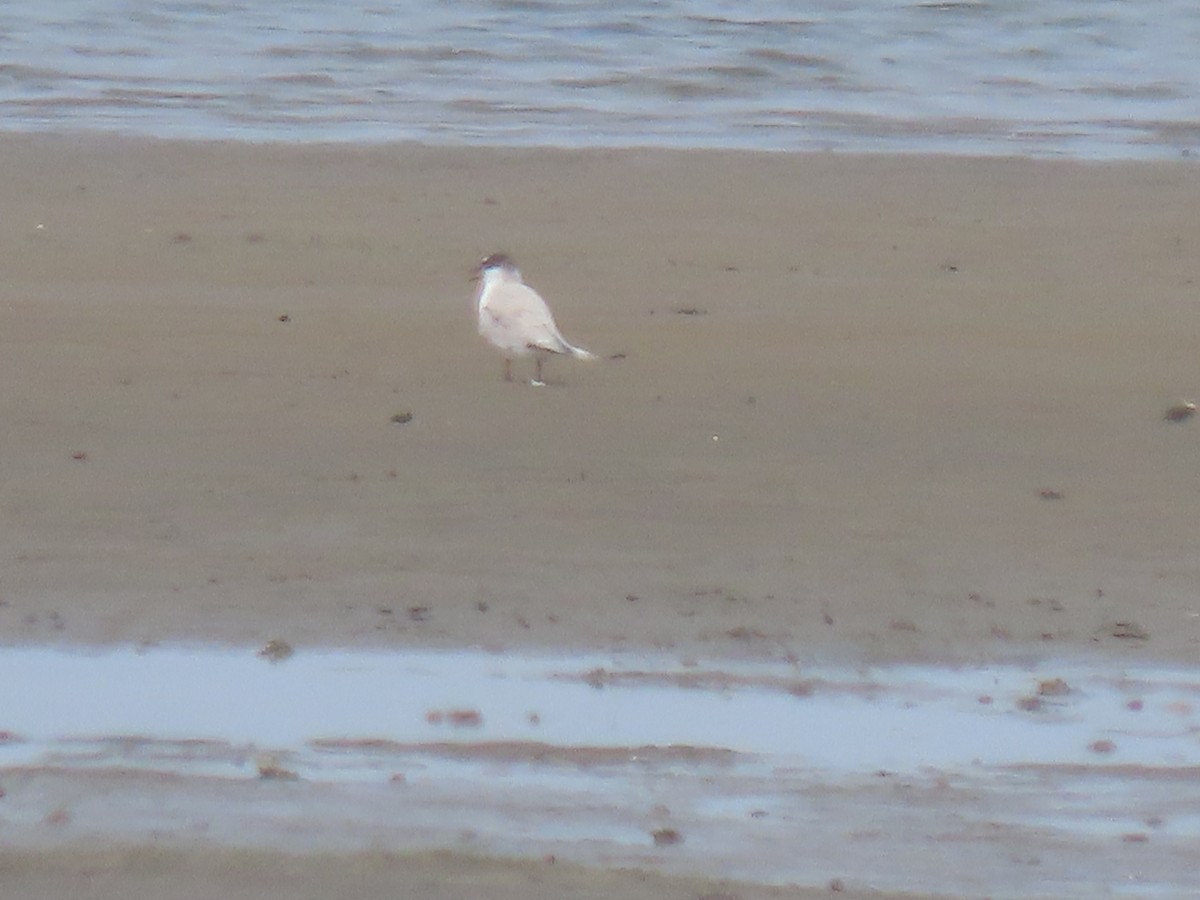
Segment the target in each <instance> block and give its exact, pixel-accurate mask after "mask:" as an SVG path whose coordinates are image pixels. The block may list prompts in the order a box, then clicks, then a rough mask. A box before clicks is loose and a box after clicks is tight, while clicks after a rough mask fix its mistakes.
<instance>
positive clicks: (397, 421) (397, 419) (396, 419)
mask: <svg viewBox="0 0 1200 900" xmlns="http://www.w3.org/2000/svg"><path fill="white" fill-rule="evenodd" d="M412 420H413V414H412V413H410V412H398V413H396V414H395V415H394V416H392V424H393V425H407V424H408V423H409V422H411V421H412Z"/></svg>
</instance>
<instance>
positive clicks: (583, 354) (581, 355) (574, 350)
mask: <svg viewBox="0 0 1200 900" xmlns="http://www.w3.org/2000/svg"><path fill="white" fill-rule="evenodd" d="M567 347H568V348H570V350H571V355H572V356H573V357H575V358H576V359H595V358H596V354H595V353H593V352H592V351H590V350H584V349H583V348H582V347H576V346H575V345H574V344H567Z"/></svg>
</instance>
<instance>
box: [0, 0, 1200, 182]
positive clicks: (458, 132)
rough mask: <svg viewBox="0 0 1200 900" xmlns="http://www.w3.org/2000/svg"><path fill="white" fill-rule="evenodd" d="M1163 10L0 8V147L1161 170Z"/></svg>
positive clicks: (1166, 67) (1199, 132)
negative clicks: (447, 147) (639, 155)
mask: <svg viewBox="0 0 1200 900" xmlns="http://www.w3.org/2000/svg"><path fill="white" fill-rule="evenodd" d="M1197 46H1200V6H1198V5H1197V4H1195V3H1191V2H1187V0H1160V2H1157V3H1155V4H1154V5H1153V8H1152V9H1148V8H1146V7H1144V6H1143V5H1142V4H1136V3H1093V2H1086V0H1044V2H1035V0H1015V2H1010V0H1006V2H999V0H948V2H930V0H907V2H899V3H897V2H892V0H813V2H809V3H804V4H794V3H785V2H782V0H750V2H745V3H738V4H732V3H728V2H720V0H688V2H683V0H677V2H665V3H663V2H653V3H651V2H646V0H622V2H617V3H603V4H601V3H591V2H571V3H557V2H555V3H551V2H542V0H457V2H446V3H419V4H374V5H355V4H344V3H335V2H332V0H308V2H300V3H288V4H278V3H270V2H266V0H243V2H240V3H236V4H225V3H220V4H218V3H210V2H205V0H152V2H146V3H139V4H136V6H133V7H131V6H129V5H128V4H124V3H117V2H114V0H60V2H56V3H46V4H33V3H16V2H3V0H0V128H7V129H26V130H28V129H53V130H63V129H87V130H95V129H106V130H115V131H120V132H126V133H135V134H147V135H155V136H168V137H199V138H233V139H241V140H283V141H313V140H320V141H394V140H419V141H423V142H427V143H450V144H501V145H566V146H631V145H649V146H672V147H714V146H718V147H744V148H751V149H773V150H794V149H805V150H815V149H837V150H857V151H863V150H868V151H870V150H892V151H895V150H899V151H934V152H950V153H1004V154H1013V153H1016V154H1030V155H1067V156H1081V157H1103V158H1131V157H1142V158H1149V157H1175V156H1178V155H1179V153H1180V152H1181V151H1183V150H1189V149H1190V148H1192V147H1194V146H1195V145H1196V143H1197V141H1198V139H1200V114H1198V113H1197V107H1196V98H1197V97H1198V96H1200V61H1198V60H1200V56H1198V54H1197V53H1196V49H1195V48H1196V47H1197Z"/></svg>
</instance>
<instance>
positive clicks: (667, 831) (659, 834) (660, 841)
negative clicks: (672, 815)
mask: <svg viewBox="0 0 1200 900" xmlns="http://www.w3.org/2000/svg"><path fill="white" fill-rule="evenodd" d="M650 836H651V837H653V838H654V846H655V847H670V846H671V845H672V844H682V843H683V835H682V834H680V833H679V832H678V831H676V830H675V829H674V828H659V829H658V830H657V831H652V832H650Z"/></svg>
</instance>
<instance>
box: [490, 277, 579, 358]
mask: <svg viewBox="0 0 1200 900" xmlns="http://www.w3.org/2000/svg"><path fill="white" fill-rule="evenodd" d="M480 315H481V320H480V328H481V329H482V328H484V327H487V326H490V327H491V328H494V329H498V330H500V331H503V332H506V333H507V335H508V337H509V338H510V339H511V340H513V342H514V343H517V342H519V343H520V344H524V345H525V346H527V347H540V348H542V349H544V350H550V351H553V352H555V353H563V352H565V351H566V350H567V348H568V345H567V342H566V341H565V340H564V339H563V336H562V335H561V334H560V333H559V331H558V328H557V326H555V324H554V317H553V316H552V315H550V309H549V308H548V307H547V306H546V302H545V301H544V300H542V298H541V297H540V296H539V295H538V293H537V292H536V291H534V290H533V289H532V288H530V287H528V286H526V285H524V284H515V283H513V284H500V285H497V286H496V287H495V288H494V289H493V290H491V291H489V292H488V296H487V298H486V302H485V303H484V305H483V308H482V309H481V310H480Z"/></svg>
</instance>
